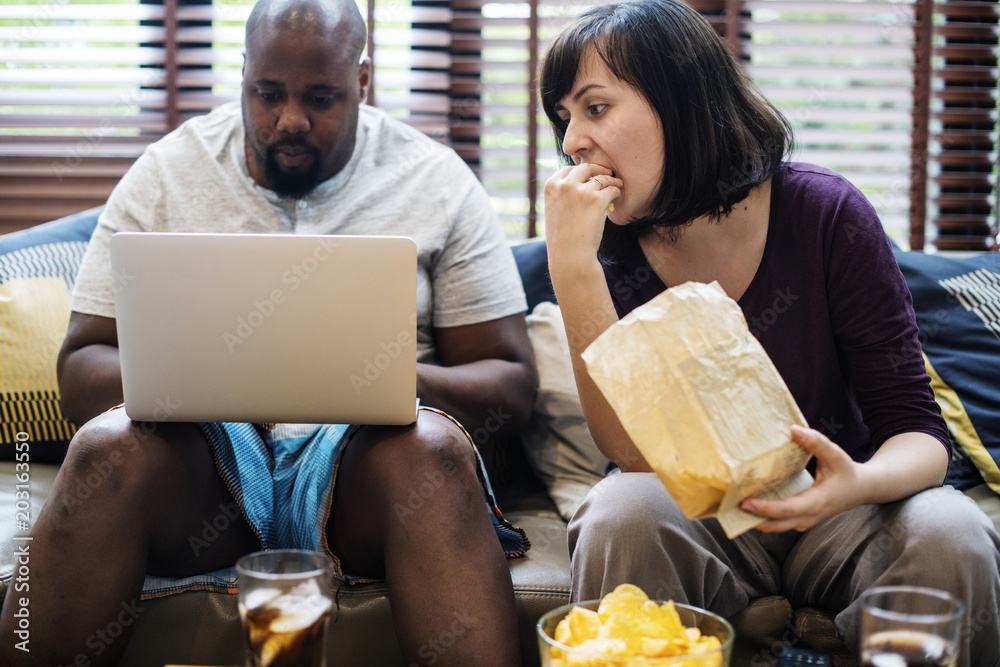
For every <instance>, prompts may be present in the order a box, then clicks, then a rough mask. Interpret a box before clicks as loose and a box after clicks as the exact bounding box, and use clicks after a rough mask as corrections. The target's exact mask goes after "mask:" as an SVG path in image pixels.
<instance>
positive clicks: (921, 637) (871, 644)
mask: <svg viewBox="0 0 1000 667" xmlns="http://www.w3.org/2000/svg"><path fill="white" fill-rule="evenodd" d="M964 614H965V608H964V605H963V604H962V602H961V601H960V600H958V599H957V598H956V597H954V596H953V595H951V594H950V593H947V592H945V591H941V590H937V589H935V588H925V587H920V586H881V587H878V588H873V589H871V590H869V591H867V592H865V594H864V595H863V596H862V598H861V664H862V665H863V667H908V666H909V665H923V666H926V667H954V666H955V665H956V664H957V662H958V651H959V648H958V647H959V639H960V638H961V633H962V619H963V617H964Z"/></svg>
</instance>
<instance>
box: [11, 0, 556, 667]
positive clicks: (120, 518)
mask: <svg viewBox="0 0 1000 667" xmlns="http://www.w3.org/2000/svg"><path fill="white" fill-rule="evenodd" d="M364 44H365V28H364V24H363V21H362V19H361V17H360V14H359V13H358V10H357V7H356V6H355V4H354V2H353V1H352V0H261V1H260V2H259V3H258V4H257V5H256V6H255V7H254V9H253V11H252V13H251V16H250V19H249V21H248V23H247V38H246V56H245V58H246V59H245V64H244V83H243V92H242V106H241V107H238V106H237V105H235V104H233V105H226V106H224V107H221V108H220V109H217V110H216V111H214V112H213V113H211V114H209V115H207V116H203V117H200V118H196V119H194V120H192V121H190V122H189V123H187V124H185V125H184V126H182V127H181V128H179V129H178V130H177V131H176V132H174V133H171V135H169V136H168V137H166V138H164V139H163V140H162V141H160V142H157V144H154V145H153V146H151V147H150V149H149V150H147V151H146V153H145V154H144V155H143V156H142V157H141V158H140V159H139V160H138V161H137V163H136V165H135V166H134V167H133V168H132V169H131V170H130V171H129V173H128V174H126V176H125V177H124V178H123V179H122V182H121V183H120V184H119V186H118V187H117V188H116V190H115V192H114V193H113V194H112V196H111V197H110V198H109V200H108V205H107V207H106V209H105V211H104V212H103V214H102V217H101V220H100V222H99V224H98V228H97V230H96V231H95V234H94V238H93V239H92V241H91V244H90V246H89V248H88V252H87V256H86V257H85V259H84V263H83V266H82V267H81V271H80V276H79V279H78V281H77V284H76V288H75V292H74V298H73V303H72V309H73V313H72V316H71V319H70V325H69V331H68V335H67V338H66V342H65V344H64V347H63V350H62V352H61V354H60V359H59V375H60V389H61V393H62V397H63V405H64V410H65V412H66V414H67V416H69V417H70V418H71V419H73V420H74V421H76V422H77V423H80V424H85V425H84V426H83V427H82V428H81V429H80V431H79V432H78V433H77V435H76V436H75V438H74V439H73V442H72V443H71V445H70V449H69V452H68V454H67V457H66V460H65V463H64V464H63V466H62V468H61V470H60V472H59V476H58V478H57V480H56V482H55V484H54V487H53V490H52V494H51V496H50V497H49V499H48V502H47V504H46V505H45V508H44V510H43V512H42V513H41V515H40V516H39V517H38V521H37V523H36V526H35V529H34V541H33V543H32V579H31V611H32V617H31V618H32V621H31V633H32V639H33V641H32V644H31V646H32V651H31V653H30V655H29V656H28V657H29V658H30V659H31V660H32V661H33V662H34V663H37V664H40V665H48V666H51V665H62V664H74V663H79V659H80V656H83V657H84V658H85V659H86V660H87V664H92V665H98V664H113V663H114V662H116V661H117V659H118V658H119V657H120V656H121V654H122V652H123V651H124V648H125V645H126V643H127V642H126V641H123V640H116V641H114V642H111V643H110V644H108V645H104V644H102V645H101V646H100V648H101V650H100V651H96V650H95V647H93V646H92V644H93V643H92V642H91V644H88V643H87V639H88V637H89V636H91V635H92V634H93V632H94V630H95V628H105V627H108V624H109V623H111V622H113V620H114V619H115V618H117V617H118V616H119V615H120V614H121V610H122V606H123V604H124V605H128V604H130V603H132V602H133V601H135V600H137V599H138V597H139V595H140V591H143V592H144V593H155V592H157V587H158V586H160V585H162V584H164V583H168V584H175V583H177V582H175V581H173V579H176V578H186V577H194V579H193V580H192V579H186V580H185V581H184V582H183V583H186V584H190V583H195V584H206V583H208V584H209V585H210V582H211V579H210V578H209V579H201V578H199V577H201V576H202V575H204V573H210V572H212V571H214V570H218V569H220V568H226V567H230V566H232V565H233V563H234V562H235V561H236V559H237V558H238V557H239V556H241V555H243V554H245V553H248V552H251V551H255V550H259V549H261V548H262V547H268V548H276V547H287V546H294V547H305V548H315V549H326V550H328V551H329V552H330V553H331V555H332V556H333V557H334V559H335V562H336V567H337V570H338V572H339V575H340V576H341V578H342V579H344V580H347V581H366V580H375V579H385V580H386V582H387V586H388V590H389V595H390V597H391V600H392V610H393V618H394V623H395V627H396V632H397V637H398V639H399V643H400V646H401V647H402V650H403V654H404V655H405V656H406V658H407V660H408V662H412V663H417V664H423V663H422V661H421V657H420V656H419V655H418V652H419V650H420V647H421V646H422V645H425V644H426V642H427V641H428V638H435V637H439V636H441V634H442V632H445V631H448V630H449V629H451V627H452V624H453V623H454V620H455V618H456V614H459V615H460V617H461V618H463V619H465V620H466V622H467V623H468V625H469V627H468V628H467V632H466V633H465V634H463V638H462V641H458V642H455V644H454V645H452V646H451V647H450V648H449V650H448V651H447V652H446V653H444V654H441V655H439V656H437V660H436V664H439V665H478V666H485V665H515V664H518V663H519V654H518V644H517V627H516V617H515V607H514V597H513V589H512V585H511V581H510V573H509V570H508V568H507V565H506V561H505V558H504V553H505V550H504V548H502V547H501V542H500V541H499V540H498V535H499V536H501V537H502V538H503V543H504V545H505V547H506V550H507V552H508V553H512V552H518V551H523V549H525V548H527V541H526V540H525V539H524V536H523V533H521V532H519V531H517V530H516V529H513V528H512V527H510V526H509V524H506V523H505V522H503V520H502V518H500V517H499V516H497V513H495V512H494V513H492V514H491V510H490V508H489V506H488V504H487V502H484V487H483V485H482V483H481V482H480V480H479V478H478V477H477V470H478V465H479V464H478V462H477V456H476V454H475V450H474V447H473V446H472V444H471V440H470V439H469V437H468V435H467V433H466V432H465V431H464V430H463V429H462V428H461V427H460V426H459V425H458V424H459V423H461V424H462V425H464V426H465V427H466V428H467V429H468V431H469V432H472V431H474V430H475V429H476V428H479V427H481V426H483V425H484V424H486V423H487V421H488V420H492V421H489V424H490V426H491V427H492V428H494V429H495V428H496V427H497V426H499V427H500V432H513V431H516V430H518V429H519V428H521V427H522V426H523V425H524V424H525V423H526V421H527V417H528V414H529V411H530V406H531V402H532V398H533V392H534V386H535V379H536V378H535V371H534V365H533V361H532V358H531V352H530V346H529V343H528V339H527V334H526V330H525V324H524V316H523V312H524V310H525V301H524V295H523V291H522V290H521V286H520V283H519V281H518V278H517V273H516V267H515V266H514V264H513V259H512V256H511V254H510V252H509V249H508V248H507V247H506V243H505V242H504V238H503V234H502V232H501V230H500V229H499V225H498V224H497V222H496V219H495V216H494V215H493V213H492V212H491V210H490V207H489V200H488V198H487V197H486V195H485V192H484V191H483V189H482V187H481V186H480V185H479V184H478V182H477V181H476V180H475V178H474V176H473V175H472V173H471V171H469V170H468V168H467V167H465V166H464V164H462V163H461V162H460V160H459V159H458V158H457V156H456V155H455V154H454V153H453V152H452V151H448V150H447V149H444V148H443V147H441V146H440V145H438V144H436V143H435V142H433V141H432V140H430V139H428V138H427V137H425V136H423V135H422V134H420V133H419V132H416V131H415V130H413V129H411V128H409V127H407V126H405V125H402V124H401V123H398V122H396V121H393V120H392V119H390V118H389V117H388V116H387V115H386V114H384V113H382V112H379V111H377V110H375V109H372V108H371V107H367V106H364V105H361V101H362V100H364V99H365V96H366V94H367V91H368V87H369V85H370V80H371V65H370V63H369V62H368V61H367V60H365V61H362V60H361V53H362V51H363V48H364ZM241 111H242V113H241ZM125 229H128V230H154V229H155V230H169V231H222V232H231V231H239V232H292V231H295V232H300V233H344V234H352V233H353V234H357V233H366V234H405V235H407V236H411V237H412V238H414V240H415V241H416V242H417V245H418V255H419V259H418V263H419V269H418V271H419V276H418V319H419V321H418V361H419V362H421V363H419V364H418V382H417V385H418V395H419V397H420V400H421V403H422V405H430V406H434V407H435V408H439V409H440V410H442V411H443V412H437V411H429V410H421V411H420V413H419V417H418V419H417V421H416V423H415V424H414V425H412V426H409V427H372V426H368V427H363V428H360V429H354V428H352V427H346V426H337V425H334V426H317V427H314V428H312V429H306V428H305V427H303V426H301V425H277V426H274V427H268V426H263V425H247V424H181V423H160V424H157V425H156V426H155V428H152V429H150V428H145V429H143V428H142V427H141V426H140V425H139V424H136V423H133V422H131V421H130V420H129V419H128V418H127V417H126V416H125V414H124V411H123V410H112V409H111V408H113V407H114V406H116V405H119V404H120V403H121V401H122V387H121V377H120V366H119V360H118V350H117V335H116V329H115V322H114V319H113V316H114V299H113V297H114V289H115V285H114V277H113V276H112V275H111V274H110V269H109V266H108V248H107V244H108V240H109V239H110V236H111V234H112V233H113V232H115V231H118V230H125ZM109 410H110V411H109ZM444 413H447V415H445V414H444ZM449 415H450V416H449ZM452 418H454V419H452ZM248 451H251V452H256V453H257V454H258V455H260V453H261V452H269V453H270V455H271V457H272V458H271V460H270V461H266V462H265V463H266V464H268V465H270V466H271V467H273V468H274V470H273V474H272V477H273V478H268V479H264V480H261V479H259V478H252V477H251V478H248V477H247V476H246V475H247V474H248V473H247V470H246V469H245V466H246V463H247V462H246V460H245V459H246V457H247V456H248V454H247V452H248ZM284 454H288V456H283V455H284ZM289 461H292V463H289ZM295 462H298V467H297V468H296V467H295ZM258 463H259V462H258ZM283 466H289V467H288V468H285V467H283ZM217 468H218V471H217ZM95 469H100V470H102V474H104V475H106V476H107V478H106V479H105V481H103V482H102V483H101V484H98V485H94V487H95V488H93V489H92V494H91V495H89V497H87V498H85V499H81V498H79V497H78V496H77V495H74V494H75V493H76V491H75V489H76V488H78V484H79V481H80V480H83V479H86V478H87V476H88V475H91V474H93V472H94V470H95ZM264 469H270V468H264ZM324 471H325V473H324ZM279 477H281V478H282V479H294V480H295V484H294V485H291V484H280V483H279V481H278V480H279ZM427 479H434V480H435V481H436V485H437V484H440V486H439V487H437V488H436V492H435V493H434V494H432V495H431V497H429V498H424V501H425V502H424V504H423V505H422V506H421V507H419V508H417V509H413V508H410V507H408V505H407V502H408V498H409V497H410V494H411V493H412V491H413V489H414V488H416V486H418V485H419V484H420V482H423V481H425V480H427ZM251 482H252V483H251ZM261 482H263V484H261ZM262 488H263V489H264V490H263V491H262V490H261V489H262ZM260 493H265V495H267V494H273V497H271V496H270V495H269V496H268V500H269V502H270V503H271V504H270V505H267V507H269V508H273V511H270V512H268V511H264V512H262V511H260V509H259V507H260V505H261V503H259V502H248V501H249V500H250V499H253V498H257V496H258V495H259V494H260ZM234 503H235V504H236V505H237V506H238V507H239V509H240V512H241V514H242V515H243V518H245V519H247V520H246V521H243V520H236V521H233V522H232V523H231V527H230V528H229V529H227V530H224V531H220V532H219V536H218V538H217V539H216V540H215V541H213V542H212V543H211V544H208V545H207V546H204V547H203V548H198V549H194V548H192V546H191V544H190V543H189V540H188V538H189V537H190V536H191V535H200V534H201V532H202V530H203V527H204V526H203V522H204V521H205V520H206V519H208V520H211V519H212V518H213V517H216V516H217V515H218V514H219V512H220V507H232V506H233V504H234ZM303 503H304V504H303ZM302 506H307V507H313V508H314V509H315V512H314V513H312V514H309V513H306V515H304V516H303V515H302V514H303V513H302V512H301V511H299V510H296V508H299V507H302ZM400 507H406V508H407V509H408V510H409V509H413V511H407V512H400V511H399V508H400ZM297 512H298V513H297ZM289 542H291V543H289ZM147 575H151V576H150V577H147ZM153 577H161V578H163V577H165V578H171V581H170V582H163V581H162V579H154V578H153ZM144 582H145V585H144ZM429 590H431V591H434V594H433V595H428V594H427V591H429ZM11 597H12V596H7V602H8V604H6V605H5V607H4V610H3V614H2V616H0V637H2V638H4V640H3V644H2V648H0V651H11V653H14V652H13V651H12V650H11V648H10V647H11V646H12V645H13V643H14V642H13V640H11V639H10V638H11V637H13V630H14V629H15V627H16V622H15V621H16V619H14V618H13V611H14V609H13V607H14V605H13V604H12V603H9V602H10V599H11ZM2 658H3V654H2V653H0V662H2V663H3V664H9V663H10V662H12V661H14V660H15V659H17V660H19V661H20V660H22V659H23V658H24V656H23V655H20V654H18V655H9V656H8V658H9V659H8V660H3V659H2Z"/></svg>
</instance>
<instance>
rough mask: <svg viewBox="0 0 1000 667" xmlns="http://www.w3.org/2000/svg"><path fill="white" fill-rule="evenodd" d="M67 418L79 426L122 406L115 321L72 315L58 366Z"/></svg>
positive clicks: (63, 406)
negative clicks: (116, 406)
mask: <svg viewBox="0 0 1000 667" xmlns="http://www.w3.org/2000/svg"><path fill="white" fill-rule="evenodd" d="M56 374H57V376H58V378H59V394H60V397H61V400H62V410H63V414H64V415H66V418H67V419H69V420H70V421H71V422H73V423H74V424H77V425H81V424H84V423H86V422H88V421H89V420H90V419H92V418H93V417H95V416H97V415H99V414H101V413H102V412H104V411H106V410H108V409H109V408H112V407H114V406H115V405H118V404H119V403H121V402H122V400H123V399H122V373H121V363H120V361H119V358H118V329H117V328H116V326H115V320H113V319H111V318H108V317H98V316H96V315H84V314H83V313H77V312H74V313H71V314H70V318H69V329H68V331H67V333H66V340H65V341H63V346H62V349H61V350H60V351H59V359H58V360H57V362H56Z"/></svg>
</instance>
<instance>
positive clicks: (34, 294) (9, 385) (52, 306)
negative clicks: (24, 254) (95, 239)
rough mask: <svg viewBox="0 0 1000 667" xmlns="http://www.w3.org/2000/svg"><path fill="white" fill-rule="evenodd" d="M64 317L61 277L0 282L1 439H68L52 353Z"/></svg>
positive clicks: (65, 294) (65, 301) (66, 290)
mask: <svg viewBox="0 0 1000 667" xmlns="http://www.w3.org/2000/svg"><path fill="white" fill-rule="evenodd" d="M68 321H69V288H68V287H67V285H66V282H65V281H64V280H62V279H60V278H54V277H40V278H18V279H16V280H9V281H7V282H5V283H3V284H2V285H0V322H4V325H3V327H0V376H2V377H3V378H4V380H3V390H2V392H0V410H2V412H0V441H2V442H11V441H13V440H15V439H17V437H16V436H17V434H18V433H24V434H26V435H22V436H21V439H25V437H27V438H28V439H30V441H31V442H39V441H57V440H69V438H70V437H71V436H72V435H73V431H74V429H73V427H72V426H71V425H70V423H69V422H67V421H66V420H65V419H64V418H63V416H62V411H61V410H60V409H59V390H58V387H57V384H56V356H57V355H58V354H59V347H60V346H61V345H62V342H63V338H65V337H66V324H67V322H68Z"/></svg>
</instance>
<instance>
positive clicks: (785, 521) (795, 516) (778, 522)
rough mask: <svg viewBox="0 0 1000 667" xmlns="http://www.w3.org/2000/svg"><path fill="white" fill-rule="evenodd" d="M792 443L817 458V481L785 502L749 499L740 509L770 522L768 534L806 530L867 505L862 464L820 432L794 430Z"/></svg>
mask: <svg viewBox="0 0 1000 667" xmlns="http://www.w3.org/2000/svg"><path fill="white" fill-rule="evenodd" d="M792 440H794V441H795V442H796V443H797V444H798V445H799V446H800V447H802V448H803V449H804V450H806V451H807V452H809V453H810V454H812V455H813V456H815V457H816V481H815V482H814V483H813V485H812V486H811V487H809V488H808V489H806V490H805V491H803V492H802V493H799V494H796V495H794V496H791V497H790V498H785V499H783V500H763V499H760V498H748V499H747V500H744V501H743V502H742V503H741V504H740V507H741V508H742V509H744V510H745V511H747V512H750V513H751V514H756V515H757V516H760V517H764V518H766V519H767V521H765V522H764V523H762V524H760V525H759V526H757V530H760V531H763V532H765V533H778V532H782V531H787V530H799V531H802V530H806V529H807V528H811V527H813V526H815V525H816V524H818V523H819V522H821V521H824V520H826V519H829V518H830V517H832V516H835V515H837V514H840V513H841V512H843V511H845V510H848V509H851V508H853V507H857V506H858V505H862V504H864V503H865V502H868V501H867V500H866V499H865V496H864V489H863V488H862V474H861V470H860V468H861V466H862V464H860V463H857V462H855V461H854V460H852V459H851V457H850V456H848V455H847V452H845V451H844V450H843V449H841V448H840V447H839V446H838V445H837V444H836V443H834V442H832V441H831V440H830V439H829V438H827V437H826V436H825V435H823V434H822V433H820V432H819V431H817V430H815V429H811V428H803V427H801V426H793V427H792Z"/></svg>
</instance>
